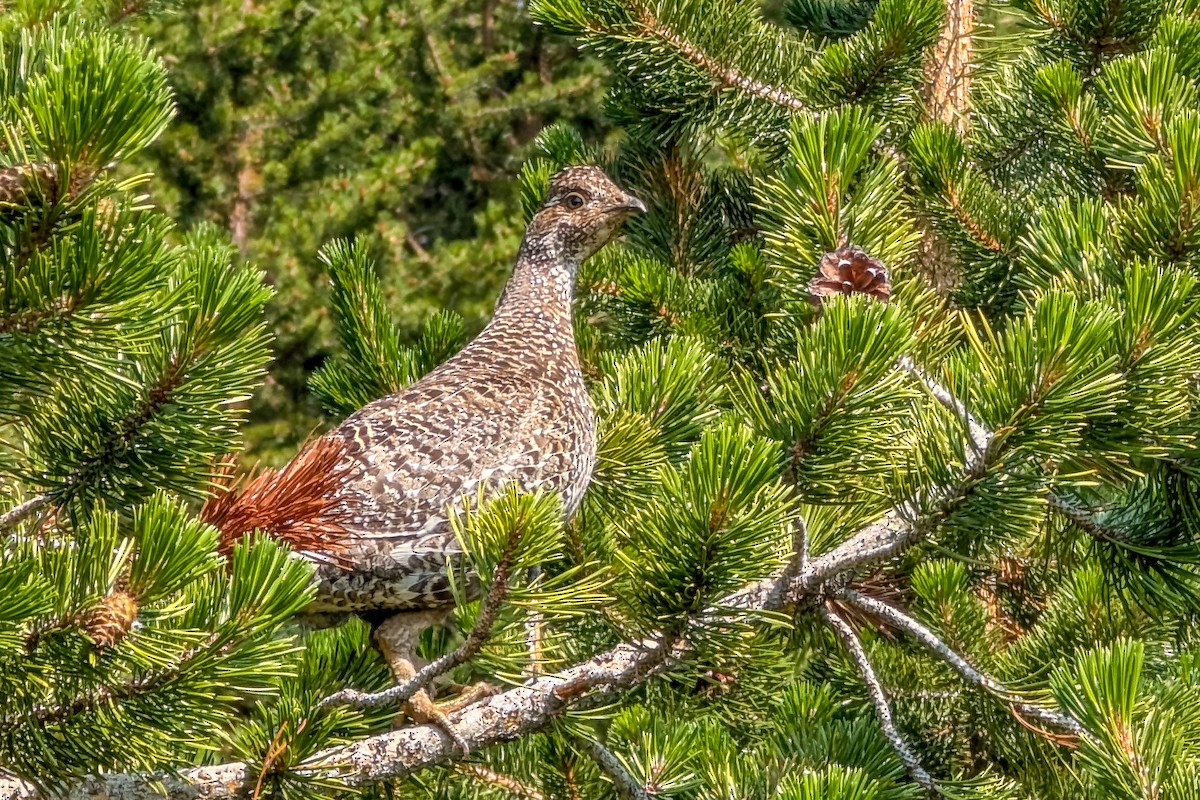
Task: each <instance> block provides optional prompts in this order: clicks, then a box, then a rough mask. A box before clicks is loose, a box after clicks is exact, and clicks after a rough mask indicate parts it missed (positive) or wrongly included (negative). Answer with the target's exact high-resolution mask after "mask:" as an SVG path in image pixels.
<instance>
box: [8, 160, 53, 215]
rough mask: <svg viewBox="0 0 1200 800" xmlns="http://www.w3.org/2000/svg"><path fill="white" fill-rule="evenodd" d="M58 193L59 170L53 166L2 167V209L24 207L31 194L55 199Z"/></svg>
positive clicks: (25, 165)
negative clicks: (5, 207)
mask: <svg viewBox="0 0 1200 800" xmlns="http://www.w3.org/2000/svg"><path fill="white" fill-rule="evenodd" d="M57 192H58V170H57V169H55V167H54V165H53V164H19V165H17V166H15V167H0V208H2V207H4V206H19V205H24V203H25V201H26V199H27V198H28V197H29V195H31V194H38V193H40V194H42V195H44V196H46V197H53V196H54V195H55V194H56V193H57Z"/></svg>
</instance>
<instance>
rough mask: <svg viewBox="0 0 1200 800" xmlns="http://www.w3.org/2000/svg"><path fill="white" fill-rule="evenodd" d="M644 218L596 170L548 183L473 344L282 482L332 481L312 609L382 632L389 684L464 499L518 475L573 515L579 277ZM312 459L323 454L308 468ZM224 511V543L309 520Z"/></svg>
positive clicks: (584, 417) (407, 659) (405, 665)
mask: <svg viewBox="0 0 1200 800" xmlns="http://www.w3.org/2000/svg"><path fill="white" fill-rule="evenodd" d="M645 210H646V207H645V205H644V204H643V203H642V201H641V200H639V199H637V198H636V197H633V196H631V195H629V194H628V193H626V192H625V191H623V190H622V189H621V188H619V187H618V186H617V185H616V184H614V183H613V182H612V181H611V180H610V179H609V178H608V176H607V175H605V174H604V172H603V171H601V170H600V169H598V168H596V167H592V166H576V167H570V168H567V169H565V170H563V171H561V172H559V173H558V174H556V175H554V176H553V177H552V178H551V179H550V184H549V191H548V193H547V196H546V199H545V202H544V203H543V204H542V205H541V207H540V208H539V209H538V211H537V212H536V213H535V214H534V216H533V218H532V219H531V220H530V222H529V225H528V227H527V228H526V230H525V236H524V238H523V240H522V242H521V247H520V251H519V253H518V256H517V262H516V265H515V267H514V269H513V272H512V276H511V278H510V279H509V281H508V284H507V285H506V286H505V288H504V291H503V293H502V294H501V296H500V299H499V302H498V303H497V305H496V309H495V313H494V315H493V317H492V319H491V321H490V322H489V323H488V325H487V327H485V328H484V329H483V331H482V332H481V333H480V334H479V336H477V337H476V338H475V339H474V340H472V341H471V342H470V343H469V344H467V346H466V347H464V348H463V349H462V350H461V351H459V352H458V353H457V354H456V355H455V356H453V357H452V358H450V359H449V360H448V361H446V362H445V363H443V364H441V365H440V366H439V367H437V368H436V369H434V370H433V371H431V372H430V373H429V374H427V375H426V376H425V377H423V378H422V379H420V380H419V381H417V382H416V383H414V384H412V385H411V386H409V387H407V388H406V389H404V390H403V391H401V392H399V393H397V394H394V395H391V396H388V397H384V398H382V399H379V400H376V401H374V402H372V403H370V404H368V405H366V406H364V407H363V408H361V409H359V410H358V411H356V412H355V413H354V414H352V415H351V416H350V417H348V418H347V419H346V420H345V421H344V422H343V423H342V424H341V425H340V426H338V427H337V428H336V429H334V430H333V431H331V432H330V433H328V434H326V435H325V436H324V437H322V439H320V440H318V442H317V445H318V446H317V447H312V448H309V449H308V450H306V451H305V453H302V454H301V455H300V456H297V458H296V459H295V460H294V461H293V465H289V467H287V468H285V469H284V470H282V471H281V472H280V473H277V474H275V476H274V478H275V481H276V483H277V484H279V483H284V484H286V483H288V481H291V482H293V483H295V482H296V481H297V480H300V479H299V478H298V477H297V474H298V471H299V470H300V469H301V467H303V468H305V469H308V470H309V471H310V472H311V471H312V470H313V468H314V464H315V465H316V467H315V468H316V470H317V471H318V472H319V473H320V475H319V476H318V477H320V478H322V479H323V481H324V482H323V483H322V484H321V485H322V486H324V487H326V488H325V489H323V493H324V495H323V497H321V498H320V500H321V502H320V503H318V506H319V507H320V508H321V509H324V510H325V511H328V512H330V513H332V515H333V517H334V518H336V520H337V524H338V526H339V527H340V528H341V529H342V530H343V532H344V533H345V534H346V536H345V537H344V539H343V541H344V543H345V544H344V547H343V549H342V550H341V552H339V553H337V557H336V558H334V559H331V558H327V557H325V554H322V553H320V552H310V553H309V555H310V556H311V557H313V558H314V559H316V560H317V561H318V562H319V566H318V569H317V576H318V580H319V587H318V590H317V596H316V599H315V600H314V601H313V603H312V605H311V607H310V608H309V609H308V611H310V612H315V613H318V614H320V613H330V612H333V613H338V612H353V613H356V614H359V615H360V616H362V617H364V618H365V619H368V620H369V621H372V622H374V623H376V624H377V627H376V629H375V641H376V644H377V645H378V646H379V648H380V650H381V651H382V653H383V654H384V657H385V659H386V660H387V661H388V664H389V666H390V667H391V670H392V672H393V674H394V677H395V678H396V680H397V681H398V682H403V681H406V680H408V679H410V678H412V676H413V675H414V674H415V669H414V666H413V660H414V659H415V647H416V641H417V638H418V636H419V634H420V631H421V630H423V629H424V628H425V627H428V626H429V625H431V624H435V623H436V622H438V621H440V620H441V619H442V618H444V616H445V615H446V614H447V612H448V611H449V609H451V608H452V607H453V603H454V598H453V594H452V591H451V573H452V572H455V573H456V574H457V571H458V570H459V569H460V568H461V567H462V565H461V561H462V558H461V556H462V552H461V549H460V544H459V543H458V541H457V539H456V537H455V535H454V532H453V530H452V529H451V526H450V520H451V518H452V517H453V515H454V514H455V513H456V512H457V511H458V510H459V509H460V508H461V507H462V504H463V503H464V501H466V500H468V499H472V498H474V497H475V496H477V494H478V493H479V492H480V491H483V492H484V493H485V494H486V493H487V492H489V491H494V490H496V489H499V488H500V487H503V486H505V485H508V484H511V483H514V482H515V483H516V484H517V485H518V486H519V487H520V488H521V489H523V490H526V491H533V490H537V489H543V490H548V491H552V492H557V493H558V494H559V495H560V496H561V498H562V504H563V508H564V510H565V515H566V517H567V518H568V519H569V518H570V517H571V515H572V514H573V513H574V511H575V509H576V508H577V507H578V506H579V503H580V501H581V500H582V498H583V494H584V490H585V489H586V488H587V484H588V481H589V479H590V478H591V474H592V469H593V467H594V466H595V461H596V425H595V420H594V416H593V412H592V407H591V404H590V402H589V399H588V393H587V387H586V386H585V384H584V379H583V373H582V371H581V369H580V362H579V355H578V352H577V349H576V345H575V336H574V329H573V326H572V298H573V295H574V285H575V277H576V274H577V273H578V271H579V267H580V265H581V264H582V263H583V262H584V260H585V259H587V258H588V257H589V256H591V255H592V254H593V253H595V252H596V251H597V250H599V249H600V248H601V247H603V246H604V245H605V244H606V243H607V242H608V241H609V240H610V239H611V238H612V237H613V236H614V235H615V234H616V232H617V229H618V228H619V227H620V225H621V223H622V222H623V221H624V220H625V219H627V218H628V217H629V216H631V215H632V214H634V213H637V212H644V211H645ZM312 453H324V454H326V456H322V457H319V458H317V459H316V460H315V461H314V460H313V459H312V458H310V457H309V456H308V455H306V454H312ZM305 459H307V460H306V461H305V463H304V464H303V465H301V466H296V465H298V464H300V462H301V461H302V460H305ZM289 470H291V472H292V473H293V474H292V475H291V476H290V477H289ZM301 482H303V481H301ZM275 488H276V489H278V486H276V487H275ZM251 489H253V486H250V487H247V490H244V491H243V492H242V493H241V502H242V503H243V505H252V504H250V503H248V502H247V492H248V491H249V490H251ZM259 495H260V497H259V500H260V501H261V499H262V495H263V492H261V491H260V492H259ZM218 502H224V504H225V506H226V507H225V508H223V509H221V508H217V507H216V506H214V507H213V508H212V510H211V511H210V513H208V514H207V515H206V516H208V517H209V518H210V520H211V521H213V522H214V524H216V525H217V527H219V528H221V529H222V532H223V533H225V534H229V533H230V529H231V528H240V530H238V531H237V532H238V534H239V535H240V534H241V533H244V532H246V531H248V530H250V529H252V528H257V529H259V530H262V531H264V532H266V533H280V531H273V530H271V529H272V528H278V527H280V525H279V524H278V523H280V522H281V519H282V517H289V519H287V520H283V522H284V523H285V524H294V523H295V518H297V517H300V518H302V517H304V514H303V513H296V512H295V511H294V509H293V510H292V511H290V512H288V513H287V514H279V513H276V514H275V515H274V517H275V519H271V518H270V517H271V516H272V515H271V514H267V515H266V516H265V517H263V516H262V514H261V513H260V515H259V517H260V518H254V515H249V516H247V515H245V514H242V515H241V518H240V519H238V520H237V522H234V520H235V518H238V516H239V515H238V514H237V513H234V512H235V511H236V509H234V507H235V506H236V505H237V504H238V502H239V499H238V497H237V496H235V494H234V493H230V497H228V498H225V499H223V500H222V501H218ZM260 505H261V503H260ZM267 505H270V503H267ZM260 511H261V509H260ZM289 515H290V516H289ZM281 538H284V539H286V538H287V537H286V536H285V535H281ZM408 712H409V715H410V716H412V717H413V718H414V719H416V720H417V721H433V722H438V723H441V724H442V725H443V727H445V722H446V718H445V712H444V711H443V710H439V709H438V708H437V707H436V706H434V705H433V703H432V701H431V700H430V699H429V697H428V696H426V695H425V694H424V693H423V692H421V693H418V694H417V695H415V696H414V697H413V698H412V699H411V700H410V701H409V703H408Z"/></svg>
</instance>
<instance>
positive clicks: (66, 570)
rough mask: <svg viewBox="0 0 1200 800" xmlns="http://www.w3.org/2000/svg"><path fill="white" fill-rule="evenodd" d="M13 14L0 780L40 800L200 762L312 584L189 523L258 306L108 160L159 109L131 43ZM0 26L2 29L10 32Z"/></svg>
mask: <svg viewBox="0 0 1200 800" xmlns="http://www.w3.org/2000/svg"><path fill="white" fill-rule="evenodd" d="M96 10H97V11H99V12H101V13H99V14H97V15H96V16H95V17H92V16H85V15H82V14H81V15H76V16H70V17H68V16H66V15H54V16H52V17H50V18H49V19H43V18H41V17H40V16H38V15H37V12H38V11H39V9H37V8H29V9H23V10H21V9H18V10H14V11H12V12H9V13H10V14H12V15H13V17H17V18H18V19H20V18H21V15H22V14H24V15H26V16H25V17H24V18H23V19H21V21H22V22H24V23H25V24H21V25H11V24H10V25H7V26H6V27H7V31H6V33H5V38H4V42H3V49H2V50H0V63H2V64H3V68H2V69H0V95H3V97H4V98H5V100H4V104H3V110H2V111H0V116H2V124H3V126H4V130H5V140H4V147H3V150H2V153H0V160H2V163H3V167H2V168H0V175H2V176H3V177H2V179H0V185H2V186H3V219H2V224H0V237H2V240H0V253H2V254H3V255H2V258H3V279H2V283H0V375H3V381H4V387H5V391H4V393H3V399H2V400H0V409H2V410H0V414H2V425H3V427H2V429H0V430H2V431H3V433H2V437H0V439H2V441H3V443H4V449H3V452H4V455H3V467H2V470H3V475H4V484H3V485H4V503H5V505H6V506H7V507H9V510H8V511H7V513H5V514H3V515H2V516H0V523H2V524H3V526H4V534H3V536H4V539H3V541H4V546H3V548H0V620H2V622H0V687H3V688H2V692H3V695H4V698H5V699H4V704H3V706H4V707H3V711H0V720H2V721H0V763H2V764H3V767H4V769H5V770H11V771H14V772H15V773H16V774H19V775H23V776H26V777H29V778H32V779H34V780H36V781H38V783H39V784H41V785H42V787H43V788H44V789H45V790H46V791H56V790H58V789H61V788H62V787H65V786H67V785H69V784H70V783H71V782H73V781H75V780H77V779H79V778H80V777H82V776H84V775H87V774H90V773H94V772H97V771H101V770H121V769H147V768H152V767H157V766H160V765H162V764H163V763H180V762H181V761H182V763H187V762H189V761H193V760H195V759H197V758H202V757H204V754H206V753H212V752H215V751H218V750H219V749H220V748H221V747H222V744H223V742H224V741H225V740H226V736H227V733H228V729H229V727H230V725H231V724H232V720H233V719H234V718H235V716H236V715H237V713H238V704H239V702H240V698H241V697H242V696H243V694H245V693H251V694H253V693H255V692H259V691H266V690H267V689H268V688H269V687H270V686H271V683H272V681H273V680H275V679H277V678H280V677H283V676H285V675H287V674H290V673H289V670H290V669H291V667H290V666H289V665H290V663H291V661H292V660H293V659H294V653H295V651H296V648H297V642H296V641H295V639H294V638H292V637H290V636H289V635H287V634H286V632H283V631H282V630H281V626H282V625H283V624H284V623H286V622H287V621H288V620H289V619H290V618H291V617H292V616H293V615H294V613H295V612H296V611H297V610H298V609H299V608H301V607H303V605H304V603H305V599H306V597H307V596H308V591H309V590H308V589H307V587H308V584H309V581H310V574H311V573H310V569H309V568H308V567H307V566H306V565H304V564H302V563H299V562H297V561H296V560H294V559H291V558H289V556H288V552H287V550H286V549H285V548H283V547H282V546H280V545H278V544H276V543H274V542H270V541H265V540H264V541H259V542H254V543H247V544H242V545H239V546H237V547H235V548H233V549H232V550H231V551H230V552H227V553H225V554H223V555H222V554H219V553H218V552H217V550H216V544H217V541H216V532H215V530H213V529H212V528H210V527H209V526H207V525H203V524H201V523H200V522H199V521H198V520H197V519H196V518H195V516H194V514H193V513H192V512H191V511H189V506H188V499H189V498H195V499H198V498H200V497H202V496H203V495H204V494H205V493H206V491H207V490H208V487H209V484H210V482H211V478H212V477H213V475H214V469H215V468H216V466H217V462H218V460H220V459H222V458H224V457H225V455H226V454H227V453H229V452H231V451H232V450H234V449H236V447H237V446H238V444H239V441H240V436H239V425H240V423H241V420H242V418H243V416H244V414H243V405H242V401H243V400H244V399H245V398H246V396H247V395H248V394H249V393H250V392H251V391H253V389H254V388H255V386H256V385H258V383H259V382H260V381H261V379H262V374H263V369H264V366H265V364H266V361H267V358H268V351H267V332H266V329H265V326H264V324H263V320H262V309H263V304H264V303H265V302H266V299H267V297H268V295H269V290H268V289H267V288H266V287H265V286H264V285H263V280H262V274H261V273H259V272H258V271H257V270H254V269H251V268H248V267H244V266H235V265H234V264H233V263H232V250H231V248H230V246H229V245H228V243H227V242H226V241H225V240H224V239H223V238H222V237H221V236H219V235H218V234H216V233H215V232H214V231H212V230H206V229H197V230H196V231H195V232H193V233H192V234H191V235H190V236H188V237H187V238H184V239H181V240H179V242H178V243H174V244H173V243H171V239H172V234H173V229H174V226H173V224H172V222H171V221H170V219H169V218H167V217H166V216H164V215H163V214H162V213H161V212H158V211H156V210H154V209H152V208H150V207H149V206H148V204H147V203H146V199H145V188H146V178H145V176H138V175H134V176H128V177H126V176H124V173H123V170H122V169H121V165H122V163H124V162H126V161H127V160H128V159H130V158H132V157H133V156H134V155H135V154H136V153H137V152H138V151H140V150H142V149H143V148H145V147H146V146H147V145H148V144H149V143H150V142H151V141H153V140H154V139H155V138H156V137H157V136H159V135H160V134H161V132H162V131H163V129H164V128H165V127H166V126H167V124H168V122H169V120H170V118H171V108H172V104H171V97H170V93H169V91H168V89H167V81H166V74H165V71H164V69H163V67H162V65H161V63H160V62H159V61H158V60H157V59H156V58H155V57H154V56H153V55H152V54H151V53H150V52H149V51H148V49H147V48H146V46H145V44H143V43H141V42H138V41H135V40H132V39H129V38H125V37H123V36H121V35H118V34H115V33H112V32H110V31H109V30H107V29H106V25H105V24H104V23H103V11H104V9H96ZM13 21H14V20H13V18H12V17H10V18H9V19H8V20H7V22H9V23H11V22H13Z"/></svg>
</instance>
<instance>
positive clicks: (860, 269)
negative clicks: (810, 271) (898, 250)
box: [808, 246, 892, 305]
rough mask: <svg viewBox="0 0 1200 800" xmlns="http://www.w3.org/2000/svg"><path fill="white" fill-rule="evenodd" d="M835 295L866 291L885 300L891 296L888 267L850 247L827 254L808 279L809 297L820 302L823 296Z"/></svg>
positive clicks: (818, 303)
mask: <svg viewBox="0 0 1200 800" xmlns="http://www.w3.org/2000/svg"><path fill="white" fill-rule="evenodd" d="M838 294H847V295H849V294H865V295H869V296H871V297H874V298H875V299H876V300H879V301H881V302H884V303H886V302H887V301H888V298H889V297H891V295H892V285H891V283H889V282H888V271H887V267H885V266H883V263H882V262H881V261H879V260H877V259H874V258H871V257H870V256H869V255H867V254H866V253H865V252H864V251H863V250H861V249H859V248H857V247H853V246H848V247H839V248H838V249H837V250H834V251H833V252H832V253H826V254H825V255H823V256H822V257H821V264H820V267H819V269H818V272H817V274H816V275H815V276H814V277H813V279H812V280H811V281H809V282H808V298H809V300H811V301H812V302H813V304H814V305H820V304H821V303H822V298H824V297H833V296H834V295H838Z"/></svg>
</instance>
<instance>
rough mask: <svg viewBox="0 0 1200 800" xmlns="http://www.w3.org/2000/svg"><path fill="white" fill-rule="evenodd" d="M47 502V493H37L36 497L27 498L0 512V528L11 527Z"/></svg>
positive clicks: (44, 505) (48, 498) (48, 497)
mask: <svg viewBox="0 0 1200 800" xmlns="http://www.w3.org/2000/svg"><path fill="white" fill-rule="evenodd" d="M49 502H50V496H49V495H45V494H39V495H37V496H36V497H31V498H29V499H28V500H26V501H25V502H24V503H21V504H19V505H16V506H13V507H12V508H10V509H9V510H8V511H5V512H4V513H3V514H0V530H6V529H8V528H11V527H13V526H14V525H16V524H17V523H18V522H20V521H21V520H23V519H25V518H26V517H28V516H29V515H30V514H32V513H34V512H35V511H40V510H41V509H43V508H45V507H46V505H47V504H49Z"/></svg>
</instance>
